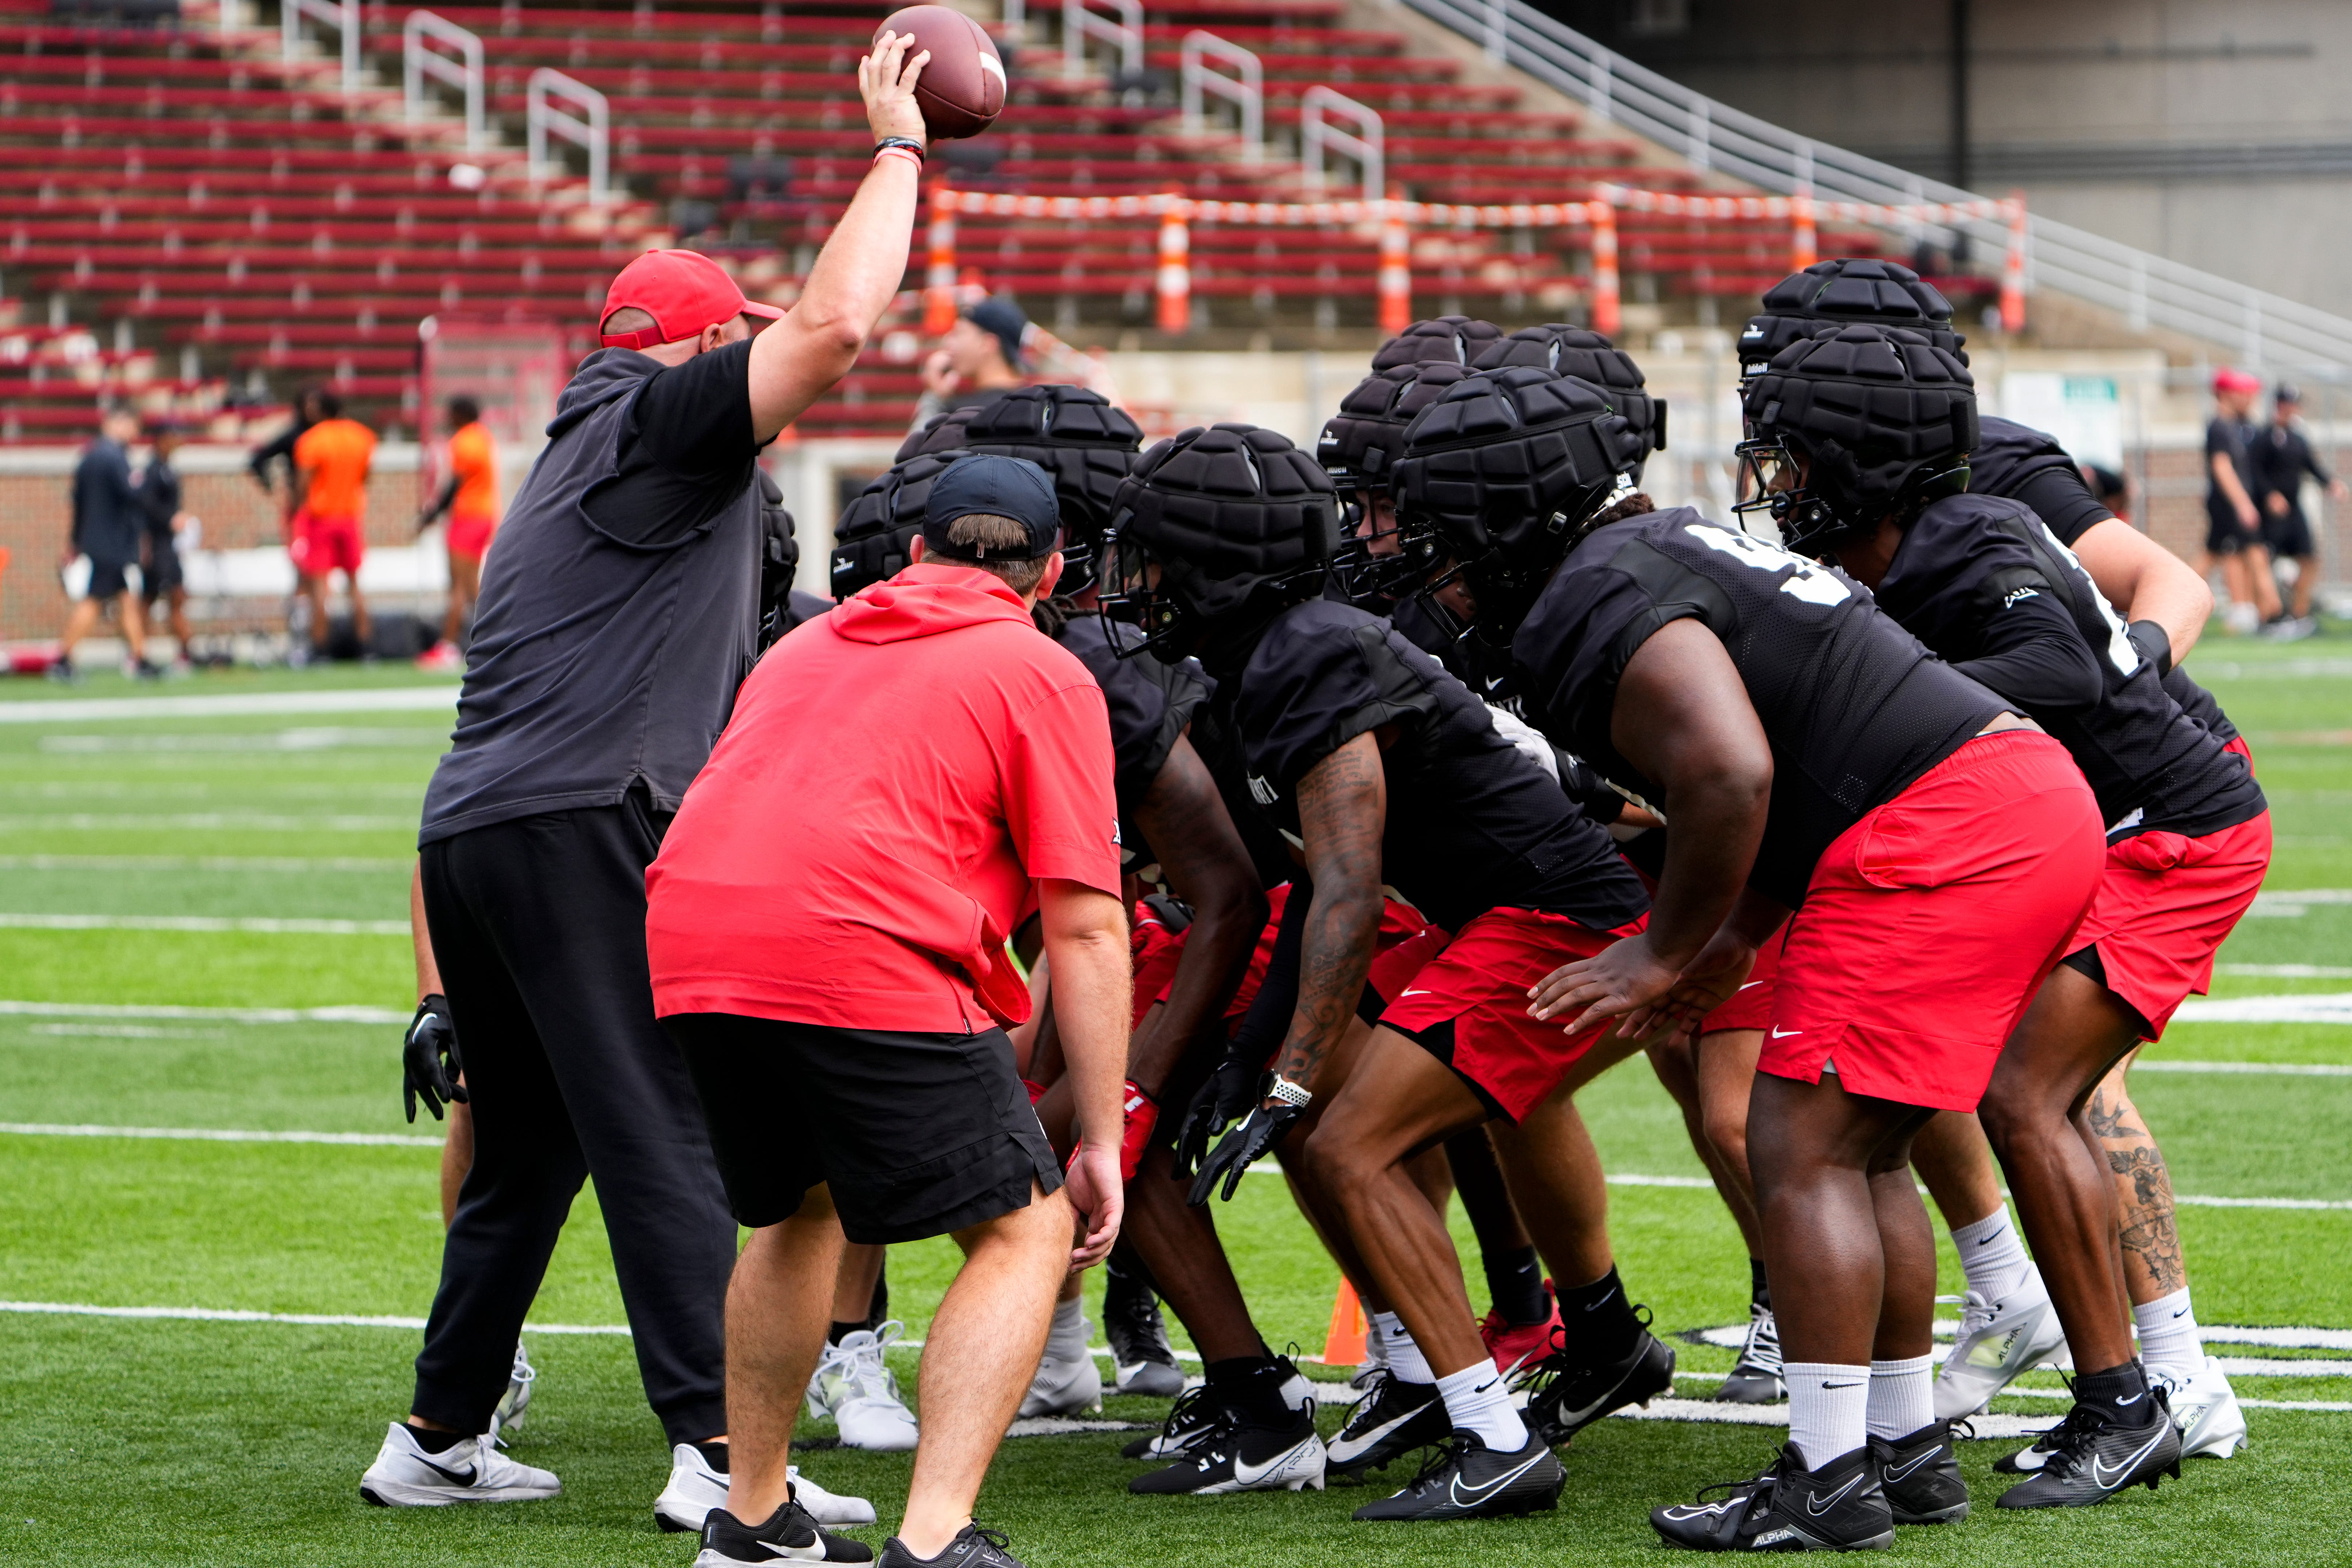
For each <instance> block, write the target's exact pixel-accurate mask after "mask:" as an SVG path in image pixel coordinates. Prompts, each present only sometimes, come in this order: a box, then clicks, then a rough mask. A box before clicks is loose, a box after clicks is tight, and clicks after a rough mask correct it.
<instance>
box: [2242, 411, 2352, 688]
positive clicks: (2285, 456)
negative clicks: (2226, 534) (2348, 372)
mask: <svg viewBox="0 0 2352 1568" xmlns="http://www.w3.org/2000/svg"><path fill="white" fill-rule="evenodd" d="M2302 413H2303V394H2302V393H2301V392H2299V391H2297V390H2296V389H2295V388H2294V387H2293V386H2290V385H2288V384H2286V383H2284V382H2281V383H2280V384H2279V388H2278V391H2277V392H2276V393H2274V394H2273V395H2272V398H2271V423H2270V426H2269V427H2268V428H2267V429H2265V430H2263V433H2262V435H2261V436H2260V437H2258V438H2257V439H2256V440H2255V442H2254V478H2255V479H2257V480H2259V481H2260V485H2259V489H2260V491H2261V494H2262V498H2263V499H2262V507H2263V544H2264V545H2265V546H2266V547H2268V549H2269V551H2270V556H2271V559H2272V560H2273V561H2292V562H2294V568H2295V570H2294V608H2293V609H2292V610H2290V611H2289V612H2287V613H2286V614H2285V615H2284V616H2281V617H2280V618H2279V619H2278V620H2275V621H2273V622H2272V623H2271V626H2270V628H2269V630H2270V634H2271V635H2272V636H2273V637H2277V638H2279V639H2280V640H2281V641H2283V642H2293V641H2294V640H2295V639H2296V638H2298V637H2309V636H2310V635H2311V634H2312V633H2314V632H2315V631H2317V630H2318V629H2319V622H2318V620H2317V618H2316V617H2315V616H2313V615H2312V613H2311V595H2312V593H2313V591H2314V590H2315V589H2316V588H2317V587H2318V586H2319V550H2318V547H2317V546H2316V545H2315V543H2314V542H2313V539H2312V531H2311V521H2310V520H2309V519H2308V518H2306V517H2305V516H2304V514H2303V480H2304V476H2305V475H2306V474H2308V475H2309V476H2310V477H2311V478H2313V479H2317V480H2318V481H2319V482H2320V483H2321V484H2322V485H2325V486H2326V488H2327V494H2328V496H2329V497H2330V499H2332V500H2338V501H2340V500H2344V499H2345V496H2346V493H2347V492H2346V490H2345V488H2344V481H2343V480H2342V479H2337V478H2336V476H2335V475H2334V474H2331V473H2329V472H2328V471H2327V470H2326V468H2322V467H2321V466H2320V463H2319V459H2318V458H2316V457H2315V456H2314V455H2313V453H2312V450H2311V443H2310V442H2309V441H2308V440H2306V439H2305V437H2304V434H2303V431H2302V429H2301V428H2300V426H2299V423H2298V416H2300V415H2301V414H2302Z"/></svg>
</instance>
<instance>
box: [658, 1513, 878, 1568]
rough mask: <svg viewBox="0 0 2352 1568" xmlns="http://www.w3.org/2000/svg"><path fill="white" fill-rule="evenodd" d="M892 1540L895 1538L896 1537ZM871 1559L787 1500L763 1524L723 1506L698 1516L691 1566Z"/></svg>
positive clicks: (862, 1546) (867, 1549)
mask: <svg viewBox="0 0 2352 1568" xmlns="http://www.w3.org/2000/svg"><path fill="white" fill-rule="evenodd" d="M892 1544H894V1545H895V1544H897V1543H896V1542H892ZM787 1560H789V1561H792V1562H794V1563H871V1562H873V1561H874V1548H872V1547H871V1546H868V1545H866V1542H862V1541H852V1540H850V1539H849V1537H847V1536H845V1535H835V1534H834V1533H833V1532H832V1531H829V1530H826V1529H825V1528H824V1526H822V1525H820V1524H818V1523H817V1521H815V1520H814V1518H812V1517H811V1516H810V1514H809V1510H806V1509H804V1508H803V1507H802V1506H801V1505H800V1504H799V1503H798V1502H797V1501H794V1500H786V1501H785V1502H783V1503H782V1504H781V1505H780V1506H779V1507H778V1508H777V1510H776V1511H775V1512H773V1513H772V1514H770V1515H769V1516H768V1521H767V1522H766V1523H765V1524H761V1525H758V1526H752V1525H749V1524H745V1523H744V1522H743V1521H741V1520H740V1519H737V1518H736V1517H735V1516H734V1515H733V1514H731V1513H729V1512H728V1511H727V1510H725V1509H723V1508H714V1509H712V1510H710V1512H709V1515H707V1516H706V1517H705V1518H704V1520H703V1521H702V1551H701V1552H699V1553H698V1555H697V1556H696V1557H695V1559H694V1568H735V1565H736V1564H738V1563H781V1562H784V1561H787Z"/></svg>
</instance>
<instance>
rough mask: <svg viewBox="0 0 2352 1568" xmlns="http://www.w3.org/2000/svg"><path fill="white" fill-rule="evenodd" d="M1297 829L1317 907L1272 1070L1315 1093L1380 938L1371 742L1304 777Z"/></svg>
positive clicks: (1375, 750) (1382, 781)
mask: <svg viewBox="0 0 2352 1568" xmlns="http://www.w3.org/2000/svg"><path fill="white" fill-rule="evenodd" d="M1298 825H1299V828H1300V830H1301V836H1302V837H1304V838H1305V839H1306V841H1307V875H1308V876H1309V877H1311V878H1313V879H1314V882H1315V892H1314V903H1313V905H1312V906H1311V907H1310V908H1309V910H1308V911H1307V931H1306V937H1305V941H1304V943H1303V945H1302V947H1301V949H1300V952H1299V961H1298V970H1299V973H1298V1003H1297V1007H1296V1008H1294V1009H1293V1011H1292V1013H1291V1016H1290V1033H1289V1035H1288V1036H1287V1037H1285V1039H1284V1040H1283V1042H1282V1050H1281V1052H1280V1054H1279V1055H1277V1056H1276V1058H1275V1070H1276V1072H1277V1073H1279V1074H1280V1075H1281V1076H1282V1077H1284V1078H1286V1079H1289V1080H1290V1081H1291V1082H1293V1083H1295V1084H1297V1085H1299V1086H1301V1087H1302V1088H1305V1089H1313V1088H1314V1087H1315V1075H1316V1073H1317V1071H1318V1069H1319V1068H1321V1067H1322V1065H1323V1058H1324V1057H1325V1055H1326V1054H1328V1052H1329V1051H1330V1049H1331V1047H1333V1046H1335V1045H1337V1044H1338V1043H1339V1037H1340V1036H1341V1035H1342V1034H1344V1033H1346V1031H1347V1027H1348V1020H1349V1019H1350V1018H1352V1017H1354V1016H1356V1001H1357V998H1358V997H1359V996H1360V995H1361V994H1363V989H1364V974H1365V972H1366V971H1367V970H1369V969H1370V967H1371V963H1372V940H1373V938H1374V936H1375V935H1376V934H1377V933H1378V932H1379V931H1380V925H1381V835H1382V833H1383V832H1385V831H1386V829H1387V826H1388V778H1387V774H1386V773H1385V772H1384V771H1383V770H1382V768H1381V748H1380V742H1378V741H1377V740H1375V739H1374V738H1373V737H1372V736H1371V735H1370V734H1369V733H1367V734H1362V735H1358V736H1357V737H1356V738H1355V739H1353V740H1351V741H1349V742H1348V743H1347V744H1346V745H1344V746H1341V747H1340V748H1339V750H1338V751H1336V752H1332V753H1331V754H1330V755H1329V756H1328V757H1326V758H1324V759H1323V760H1322V761H1321V762H1319V763H1316V764H1315V765H1314V766H1313V767H1312V768H1309V769H1308V770H1307V776H1306V777H1304V778H1302V779H1300V780H1299V781H1298Z"/></svg>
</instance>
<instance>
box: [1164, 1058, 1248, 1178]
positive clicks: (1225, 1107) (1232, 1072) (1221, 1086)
mask: <svg viewBox="0 0 2352 1568" xmlns="http://www.w3.org/2000/svg"><path fill="white" fill-rule="evenodd" d="M1264 1077H1265V1073H1264V1072H1262V1071H1261V1070H1259V1068H1258V1066H1257V1064H1256V1063H1255V1062H1254V1061H1251V1060H1249V1059H1248V1058H1244V1057H1237V1056H1232V1055H1228V1056H1227V1057H1226V1058H1225V1059H1224V1060H1223V1061H1221V1062H1219V1063H1218V1064H1217V1068H1216V1070H1215V1071H1214V1072H1212V1073H1211V1074H1210V1075H1209V1079H1208V1081H1207V1082H1206V1083H1203V1084H1202V1086H1201V1088H1200V1091H1199V1092H1198V1093H1196V1094H1194V1095H1193V1096H1192V1107H1191V1108H1190V1109H1189V1110H1186V1111H1185V1112H1184V1125H1183V1127H1182V1128H1181V1130H1180V1131H1178V1132H1177V1134H1176V1173H1177V1174H1178V1175H1180V1176H1189V1175H1191V1174H1192V1173H1193V1172H1195V1171H1197V1170H1199V1169H1200V1168H1201V1162H1202V1160H1204V1159H1206V1158H1208V1154H1209V1142H1210V1140H1211V1139H1213V1138H1214V1137H1216V1135H1217V1134H1218V1133H1219V1132H1221V1131H1223V1130H1224V1126H1225V1124H1226V1123H1227V1122H1229V1121H1233V1120H1234V1118H1235V1117H1237V1116H1240V1115H1242V1114H1243V1113H1244V1112H1245V1111H1247V1110H1249V1108H1250V1107H1251V1106H1252V1105H1253V1104H1255V1103H1256V1101H1257V1098H1258V1080H1259V1079H1263V1078H1264Z"/></svg>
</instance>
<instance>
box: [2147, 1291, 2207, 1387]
mask: <svg viewBox="0 0 2352 1568" xmlns="http://www.w3.org/2000/svg"><path fill="white" fill-rule="evenodd" d="M2132 1321H2133V1322H2135V1323H2137V1324H2138V1325H2139V1359H2140V1364H2142V1365H2143V1366H2145V1367H2147V1370H2148V1371H2149V1372H2150V1373H2162V1374H2163V1375H2165V1376H2166V1377H2168V1378H2171V1379H2172V1380H2173V1381H2174V1382H2176V1383H2185V1382H2187V1381H2188V1380H2189V1378H2192V1377H2194V1376H2196V1375H2197V1374H2198V1373H2200V1372H2201V1371H2203V1370H2204V1367H2205V1342H2204V1341H2203V1340H2201V1339H2200V1338H2199V1337H2198V1333H2197V1314H2196V1312H2195V1311H2194V1310H2191V1309H2190V1307H2189V1287H2188V1286H2186V1285H2183V1286H2182V1287H2181V1288H2180V1289H2178V1290H2175V1291H2174V1292H2173V1293H2172V1294H2171V1295H2169V1296H2159V1297H2158V1298H2157V1299H2156V1300H2153V1301H2150V1302H2148V1303H2147V1305H2146V1306H2142V1307H2134V1308H2133V1309H2132Z"/></svg>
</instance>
